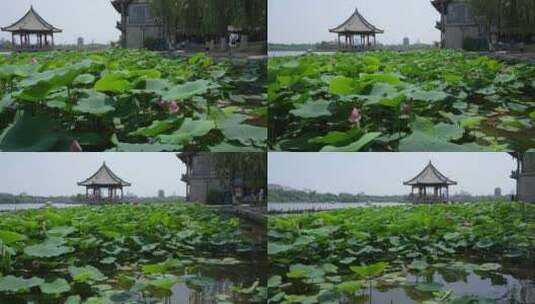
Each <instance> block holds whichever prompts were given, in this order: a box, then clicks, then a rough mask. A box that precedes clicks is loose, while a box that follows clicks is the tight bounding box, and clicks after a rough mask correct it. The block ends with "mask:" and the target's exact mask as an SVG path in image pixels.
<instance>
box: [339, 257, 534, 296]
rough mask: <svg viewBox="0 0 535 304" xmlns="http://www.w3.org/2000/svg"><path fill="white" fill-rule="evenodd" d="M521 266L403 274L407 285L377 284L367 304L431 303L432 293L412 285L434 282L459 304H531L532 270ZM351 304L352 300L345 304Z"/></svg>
mask: <svg viewBox="0 0 535 304" xmlns="http://www.w3.org/2000/svg"><path fill="white" fill-rule="evenodd" d="M525 267H526V266H524V269H522V270H521V269H520V268H509V269H506V270H503V271H502V272H499V273H496V272H495V273H483V272H479V271H475V272H474V271H463V270H451V269H441V270H436V271H433V272H431V273H427V274H426V275H423V276H420V277H416V276H414V275H407V277H406V278H407V282H406V283H404V284H401V285H400V286H396V287H392V286H385V285H384V283H381V282H378V283H377V284H376V285H375V287H374V288H373V290H372V293H371V303H373V304H385V303H389V304H415V303H421V302H423V301H426V300H433V298H434V296H433V293H432V292H424V291H420V290H418V289H417V288H416V287H415V285H416V284H417V283H418V282H420V283H421V282H435V283H439V284H441V285H442V287H441V288H440V290H441V291H445V292H450V291H451V293H450V295H449V299H454V298H463V299H467V301H466V302H459V303H496V304H532V303H535V281H534V280H535V267H533V265H531V266H528V267H530V268H528V269H526V268H525ZM522 272H524V273H522ZM468 299H473V300H472V301H468ZM485 301H486V302H485ZM354 302H355V301H354V299H353V300H347V301H346V303H354ZM357 302H358V303H369V302H370V294H369V293H368V292H365V293H363V294H362V302H361V301H357ZM445 303H448V302H447V301H446V302H445Z"/></svg>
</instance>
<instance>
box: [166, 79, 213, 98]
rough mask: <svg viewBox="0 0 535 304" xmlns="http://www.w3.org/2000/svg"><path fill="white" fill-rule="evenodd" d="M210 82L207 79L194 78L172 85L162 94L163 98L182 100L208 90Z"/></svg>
mask: <svg viewBox="0 0 535 304" xmlns="http://www.w3.org/2000/svg"><path fill="white" fill-rule="evenodd" d="M210 85H211V82H210V81H208V80H196V81H192V82H187V83H184V84H181V85H177V86H174V87H172V88H171V89H170V90H169V91H168V92H166V93H165V94H164V95H162V99H163V100H184V99H188V98H191V97H193V96H196V95H203V94H205V93H207V92H208V89H209V88H210Z"/></svg>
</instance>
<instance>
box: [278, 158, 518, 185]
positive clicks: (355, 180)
mask: <svg viewBox="0 0 535 304" xmlns="http://www.w3.org/2000/svg"><path fill="white" fill-rule="evenodd" d="M430 160H431V161H432V162H433V164H434V165H435V167H436V168H437V169H438V170H439V171H440V172H442V174H444V175H446V176H447V177H449V178H451V179H453V180H455V181H457V182H458V183H459V185H458V186H454V187H452V188H451V189H450V193H456V192H458V191H461V190H464V191H469V192H470V193H472V194H493V192H494V188H495V187H500V188H502V193H503V194H510V193H511V191H513V189H514V188H515V183H514V180H513V179H511V178H509V175H510V174H511V170H513V169H515V162H514V160H513V159H512V157H511V156H510V155H508V154H507V153H270V154H269V158H268V161H269V163H268V168H269V174H268V175H269V176H268V181H269V183H271V184H279V185H284V186H289V187H292V188H296V189H310V190H316V191H318V192H330V193H340V192H345V193H353V194H356V193H359V192H365V193H367V194H376V195H388V194H407V193H410V188H409V187H407V186H403V182H404V181H407V180H409V179H411V178H413V177H415V176H416V175H417V174H418V173H420V171H421V170H423V168H424V167H425V166H426V165H427V164H428V162H429V161H430Z"/></svg>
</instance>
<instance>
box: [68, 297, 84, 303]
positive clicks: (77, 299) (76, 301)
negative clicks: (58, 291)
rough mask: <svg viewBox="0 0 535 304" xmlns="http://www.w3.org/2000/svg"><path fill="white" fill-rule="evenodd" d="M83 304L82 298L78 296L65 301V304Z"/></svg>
mask: <svg viewBox="0 0 535 304" xmlns="http://www.w3.org/2000/svg"><path fill="white" fill-rule="evenodd" d="M80 303H82V297H80V296H78V295H76V296H69V297H68V298H67V300H65V304H80Z"/></svg>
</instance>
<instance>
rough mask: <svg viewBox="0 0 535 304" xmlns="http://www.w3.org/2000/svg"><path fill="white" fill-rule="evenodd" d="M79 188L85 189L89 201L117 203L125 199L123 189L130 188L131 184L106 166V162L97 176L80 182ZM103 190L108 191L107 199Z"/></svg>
mask: <svg viewBox="0 0 535 304" xmlns="http://www.w3.org/2000/svg"><path fill="white" fill-rule="evenodd" d="M78 186H83V187H85V195H86V198H87V199H88V200H93V201H102V200H108V201H117V200H122V199H123V187H130V186H131V184H130V183H128V182H126V181H124V180H123V179H121V178H120V177H118V176H117V175H116V174H115V173H113V171H111V169H110V168H108V166H106V162H104V163H103V164H102V166H101V167H100V169H98V171H97V172H96V173H95V174H93V175H92V176H91V177H89V178H88V179H86V180H84V181H83V182H79V183H78ZM103 189H104V190H108V195H107V197H105V196H103V195H102V194H103V193H102V190H103ZM119 190H120V191H121V196H120V197H119V195H118V191H119Z"/></svg>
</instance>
